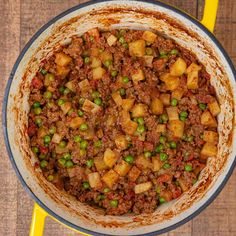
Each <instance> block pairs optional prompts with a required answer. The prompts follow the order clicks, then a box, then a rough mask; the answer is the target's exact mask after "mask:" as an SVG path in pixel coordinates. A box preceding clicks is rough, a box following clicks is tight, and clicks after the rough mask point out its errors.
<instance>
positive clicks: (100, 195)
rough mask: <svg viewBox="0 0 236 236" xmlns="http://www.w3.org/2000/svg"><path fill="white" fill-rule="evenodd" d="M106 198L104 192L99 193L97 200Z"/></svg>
mask: <svg viewBox="0 0 236 236" xmlns="http://www.w3.org/2000/svg"><path fill="white" fill-rule="evenodd" d="M104 199H105V196H104V195H103V194H99V195H98V196H97V200H98V201H100V200H104Z"/></svg>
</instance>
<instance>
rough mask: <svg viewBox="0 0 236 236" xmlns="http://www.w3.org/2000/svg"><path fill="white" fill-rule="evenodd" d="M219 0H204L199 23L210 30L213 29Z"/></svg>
mask: <svg viewBox="0 0 236 236" xmlns="http://www.w3.org/2000/svg"><path fill="white" fill-rule="evenodd" d="M218 5H219V0H205V6H204V11H203V17H202V20H201V23H202V24H203V25H204V26H206V27H207V29H209V30H210V31H211V32H213V31H214V27H215V22H216V14H217V9H218Z"/></svg>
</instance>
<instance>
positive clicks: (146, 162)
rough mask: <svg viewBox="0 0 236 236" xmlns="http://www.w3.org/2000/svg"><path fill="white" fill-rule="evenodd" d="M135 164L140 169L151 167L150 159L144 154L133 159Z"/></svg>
mask: <svg viewBox="0 0 236 236" xmlns="http://www.w3.org/2000/svg"><path fill="white" fill-rule="evenodd" d="M135 164H136V165H137V167H138V168H140V169H147V168H151V167H152V164H151V161H150V159H149V158H147V157H145V156H144V155H140V156H138V157H137V159H136V160H135Z"/></svg>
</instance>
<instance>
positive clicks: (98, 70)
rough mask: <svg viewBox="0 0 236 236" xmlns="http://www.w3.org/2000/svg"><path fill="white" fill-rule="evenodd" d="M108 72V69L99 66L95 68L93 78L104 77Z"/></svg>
mask: <svg viewBox="0 0 236 236" xmlns="http://www.w3.org/2000/svg"><path fill="white" fill-rule="evenodd" d="M105 73H106V70H105V69H103V68H102V67H97V68H94V69H93V79H95V80H97V79H102V77H103V76H104V74H105Z"/></svg>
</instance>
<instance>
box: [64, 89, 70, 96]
mask: <svg viewBox="0 0 236 236" xmlns="http://www.w3.org/2000/svg"><path fill="white" fill-rule="evenodd" d="M70 92H71V91H70V89H69V88H65V90H64V91H63V94H64V95H67V94H69V93H70Z"/></svg>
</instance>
